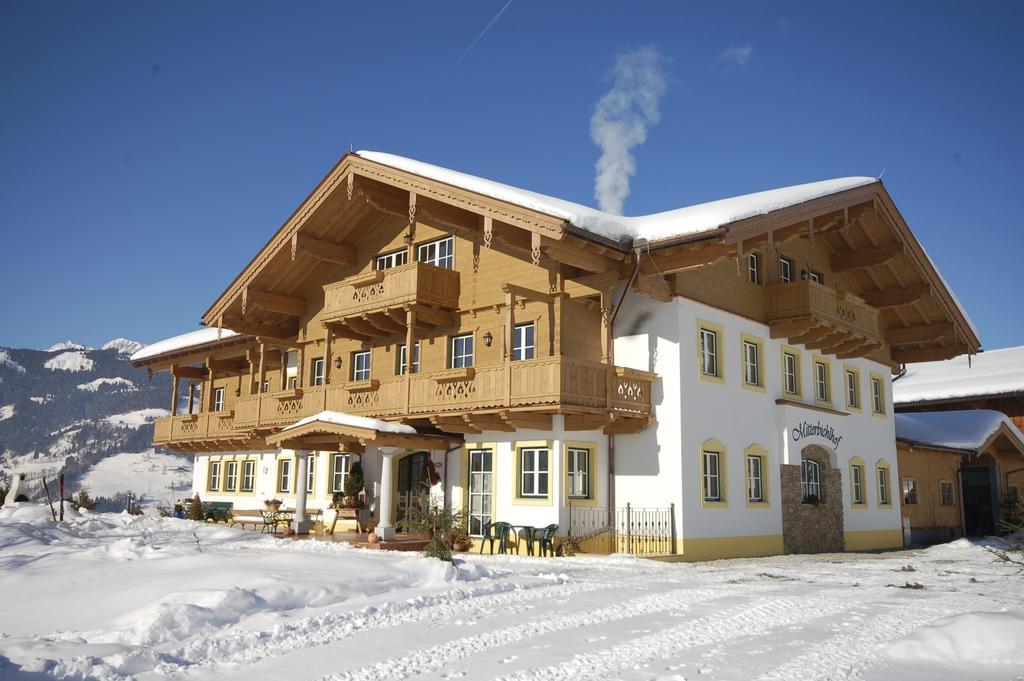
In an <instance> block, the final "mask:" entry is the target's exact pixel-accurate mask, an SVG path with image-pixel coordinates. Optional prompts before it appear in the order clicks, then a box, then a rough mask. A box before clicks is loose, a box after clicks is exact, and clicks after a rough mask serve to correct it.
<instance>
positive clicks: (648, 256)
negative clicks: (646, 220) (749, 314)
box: [640, 241, 735, 276]
mask: <svg viewBox="0 0 1024 681" xmlns="http://www.w3.org/2000/svg"><path fill="white" fill-rule="evenodd" d="M734 252H735V249H734V248H732V247H731V246H726V245H725V243H723V242H721V241H714V242H710V243H705V242H702V243H700V244H687V245H683V246H675V247H673V248H666V249H664V250H658V251H649V252H648V253H645V254H644V256H643V261H642V262H641V265H640V274H642V275H644V276H650V275H655V274H659V273H660V274H671V273H673V272H682V271H683V270H687V269H692V268H694V267H703V266H705V265H710V264H711V263H713V262H715V261H717V260H720V259H722V258H726V257H728V256H729V255H730V253H734ZM652 259H653V261H654V262H651V260H652Z"/></svg>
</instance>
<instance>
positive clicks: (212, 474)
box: [207, 461, 220, 492]
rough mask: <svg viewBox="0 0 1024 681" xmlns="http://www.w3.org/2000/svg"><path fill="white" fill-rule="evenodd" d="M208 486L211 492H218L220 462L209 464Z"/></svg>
mask: <svg viewBox="0 0 1024 681" xmlns="http://www.w3.org/2000/svg"><path fill="white" fill-rule="evenodd" d="M207 482H209V485H208V486H207V487H208V488H209V490H210V491H211V492H219V491H220V461H211V462H210V471H209V480H208V481H207Z"/></svg>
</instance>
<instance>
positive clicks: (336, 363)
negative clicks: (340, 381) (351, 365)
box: [334, 355, 341, 369]
mask: <svg viewBox="0 0 1024 681" xmlns="http://www.w3.org/2000/svg"><path fill="white" fill-rule="evenodd" d="M334 368H335V369H340V368H341V355H338V356H337V357H335V358H334Z"/></svg>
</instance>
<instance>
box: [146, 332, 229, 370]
mask: <svg viewBox="0 0 1024 681" xmlns="http://www.w3.org/2000/svg"><path fill="white" fill-rule="evenodd" d="M240 335H242V334H239V333H238V332H237V331H232V330H231V329H218V328H216V327H207V328H204V329H197V330H195V331H189V332H188V333H183V334H181V335H179V336H172V337H171V338H165V339H163V340H160V341H157V342H156V343H152V344H150V345H147V346H146V347H144V348H142V349H141V350H138V351H136V352H134V353H132V356H131V357H130V358H129V360H130V361H132V362H141V361H142V360H144V359H152V358H154V357H158V356H160V355H166V354H168V353H171V352H177V351H179V350H186V349H188V348H193V347H198V346H200V345H208V344H210V343H216V342H217V341H222V340H227V339H228V338H232V337H234V336H240Z"/></svg>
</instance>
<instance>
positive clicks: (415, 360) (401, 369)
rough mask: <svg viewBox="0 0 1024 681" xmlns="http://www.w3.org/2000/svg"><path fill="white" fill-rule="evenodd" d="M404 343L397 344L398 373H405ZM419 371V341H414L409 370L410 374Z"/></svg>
mask: <svg viewBox="0 0 1024 681" xmlns="http://www.w3.org/2000/svg"><path fill="white" fill-rule="evenodd" d="M406 361H408V360H406V357H405V343H402V344H401V345H399V346H398V375H399V376H404V375H405V363H406ZM419 372H420V342H419V341H416V345H414V346H413V350H412V369H411V370H410V371H409V373H411V374H418V373H419Z"/></svg>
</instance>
